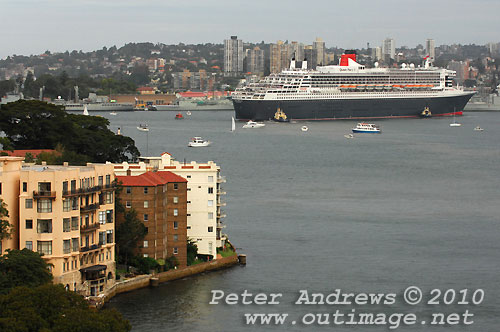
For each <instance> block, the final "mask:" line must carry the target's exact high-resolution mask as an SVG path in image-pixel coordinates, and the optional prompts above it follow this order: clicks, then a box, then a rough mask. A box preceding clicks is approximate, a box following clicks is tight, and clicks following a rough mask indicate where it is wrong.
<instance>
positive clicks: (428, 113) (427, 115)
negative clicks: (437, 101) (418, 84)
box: [420, 107, 432, 118]
mask: <svg viewBox="0 0 500 332" xmlns="http://www.w3.org/2000/svg"><path fill="white" fill-rule="evenodd" d="M420 116H421V117H423V118H430V117H431V116H432V113H431V111H430V110H429V107H426V108H424V110H423V111H422V113H420Z"/></svg>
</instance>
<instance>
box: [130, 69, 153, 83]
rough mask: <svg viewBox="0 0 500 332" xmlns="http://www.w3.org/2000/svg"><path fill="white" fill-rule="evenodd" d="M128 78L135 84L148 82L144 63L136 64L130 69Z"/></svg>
mask: <svg viewBox="0 0 500 332" xmlns="http://www.w3.org/2000/svg"><path fill="white" fill-rule="evenodd" d="M130 80H131V81H132V82H133V83H134V84H137V85H143V84H146V83H149V68H148V66H145V65H137V66H135V67H134V68H133V69H132V74H131V75H130Z"/></svg>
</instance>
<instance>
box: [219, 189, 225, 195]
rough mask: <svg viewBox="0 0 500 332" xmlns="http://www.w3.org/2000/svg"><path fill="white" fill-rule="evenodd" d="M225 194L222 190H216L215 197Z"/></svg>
mask: <svg viewBox="0 0 500 332" xmlns="http://www.w3.org/2000/svg"><path fill="white" fill-rule="evenodd" d="M225 194H226V192H225V191H224V190H222V189H219V190H217V195H225Z"/></svg>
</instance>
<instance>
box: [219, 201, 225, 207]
mask: <svg viewBox="0 0 500 332" xmlns="http://www.w3.org/2000/svg"><path fill="white" fill-rule="evenodd" d="M221 206H226V202H217V207H221Z"/></svg>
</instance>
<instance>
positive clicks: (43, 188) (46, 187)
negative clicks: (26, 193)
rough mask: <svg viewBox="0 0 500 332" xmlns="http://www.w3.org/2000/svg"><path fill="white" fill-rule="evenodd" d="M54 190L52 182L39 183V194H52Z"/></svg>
mask: <svg viewBox="0 0 500 332" xmlns="http://www.w3.org/2000/svg"><path fill="white" fill-rule="evenodd" d="M51 190H52V184H51V183H50V182H38V191H39V192H42V193H43V192H50V191H51Z"/></svg>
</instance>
